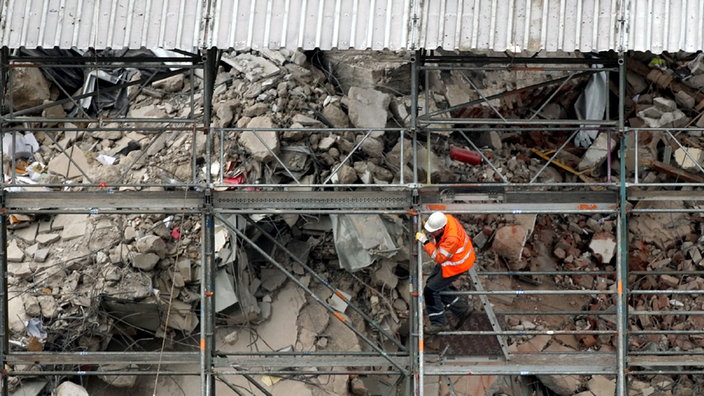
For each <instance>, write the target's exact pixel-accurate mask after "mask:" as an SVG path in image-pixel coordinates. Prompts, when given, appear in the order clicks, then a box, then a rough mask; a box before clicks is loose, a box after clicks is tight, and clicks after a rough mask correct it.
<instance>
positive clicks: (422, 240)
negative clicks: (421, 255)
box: [416, 231, 428, 245]
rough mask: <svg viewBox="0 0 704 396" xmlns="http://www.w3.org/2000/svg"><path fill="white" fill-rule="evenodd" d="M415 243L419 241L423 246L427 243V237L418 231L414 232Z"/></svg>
mask: <svg viewBox="0 0 704 396" xmlns="http://www.w3.org/2000/svg"><path fill="white" fill-rule="evenodd" d="M416 241H419V242H420V243H422V244H423V245H425V244H426V243H428V236H427V235H425V233H424V232H421V231H418V232H416Z"/></svg>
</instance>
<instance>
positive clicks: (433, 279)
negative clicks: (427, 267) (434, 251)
mask: <svg viewBox="0 0 704 396" xmlns="http://www.w3.org/2000/svg"><path fill="white" fill-rule="evenodd" d="M460 275H462V274H457V275H455V276H451V277H449V278H443V277H442V268H441V267H440V265H439V264H438V265H436V266H435V268H433V272H432V273H431V274H430V276H429V277H428V280H426V282H425V288H424V289H423V299H425V309H426V310H427V311H428V318H429V319H430V323H432V324H435V325H445V324H447V318H446V317H445V309H446V308H447V309H449V310H450V312H452V313H453V314H455V315H457V316H459V315H461V314H463V313H464V312H465V311H466V310H467V309H468V304H467V300H466V299H465V298H463V297H462V296H449V295H442V296H441V295H440V292H446V291H453V290H455V291H456V290H457V289H456V288H454V287H453V286H452V282H454V281H455V280H456V279H457V278H459V277H460Z"/></svg>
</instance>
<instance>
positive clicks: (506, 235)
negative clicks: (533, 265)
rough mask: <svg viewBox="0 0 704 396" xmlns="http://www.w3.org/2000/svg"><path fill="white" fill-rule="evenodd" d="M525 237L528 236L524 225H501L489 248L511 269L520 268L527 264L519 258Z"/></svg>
mask: <svg viewBox="0 0 704 396" xmlns="http://www.w3.org/2000/svg"><path fill="white" fill-rule="evenodd" d="M526 238H528V230H527V229H526V228H525V227H524V226H521V225H518V224H511V225H507V226H503V227H501V228H499V229H498V230H496V233H495V234H494V242H493V243H492V246H491V248H492V250H493V251H494V252H496V253H497V254H498V255H499V256H501V257H503V258H505V259H506V260H507V261H508V264H509V266H510V267H511V269H512V270H514V271H516V270H520V269H523V268H525V267H526V266H527V265H528V263H527V262H526V261H525V260H522V259H521V256H522V252H523V247H524V245H525V242H526Z"/></svg>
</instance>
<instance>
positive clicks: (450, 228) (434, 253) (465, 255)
mask: <svg viewBox="0 0 704 396" xmlns="http://www.w3.org/2000/svg"><path fill="white" fill-rule="evenodd" d="M445 217H447V224H446V225H445V231H444V232H443V233H442V236H441V237H440V240H439V241H437V242H433V241H430V242H428V243H426V244H425V246H424V248H425V251H426V253H428V255H429V256H430V258H432V259H433V260H435V262H436V263H438V264H440V266H441V267H442V277H443V278H449V277H451V276H454V275H457V274H461V273H463V272H465V271H468V270H469V269H470V268H472V265H474V260H476V259H477V255H476V252H475V251H474V246H472V240H471V239H470V238H469V236H467V232H466V231H465V230H464V227H462V224H460V221H459V220H457V218H455V216H452V215H449V214H445Z"/></svg>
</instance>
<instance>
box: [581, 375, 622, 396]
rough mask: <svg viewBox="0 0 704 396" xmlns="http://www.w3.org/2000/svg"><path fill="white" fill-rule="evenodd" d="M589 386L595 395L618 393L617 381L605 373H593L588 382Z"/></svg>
mask: <svg viewBox="0 0 704 396" xmlns="http://www.w3.org/2000/svg"><path fill="white" fill-rule="evenodd" d="M587 387H588V388H589V390H590V391H591V392H592V393H593V394H594V395H597V396H598V395H614V394H616V381H615V380H612V379H608V378H607V377H605V376H603V375H593V376H592V378H591V379H590V380H589V381H588V382H587Z"/></svg>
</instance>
